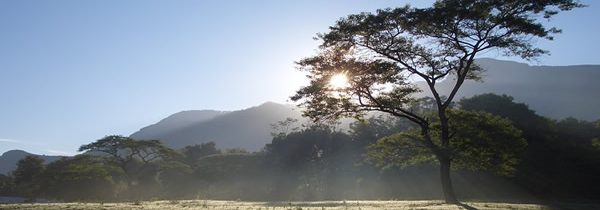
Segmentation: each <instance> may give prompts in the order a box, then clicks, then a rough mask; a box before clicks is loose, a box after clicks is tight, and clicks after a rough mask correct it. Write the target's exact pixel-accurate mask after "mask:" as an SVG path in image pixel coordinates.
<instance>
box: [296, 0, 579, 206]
mask: <svg viewBox="0 0 600 210" xmlns="http://www.w3.org/2000/svg"><path fill="white" fill-rule="evenodd" d="M582 6H583V5H581V4H579V3H577V2H576V1H574V0H438V1H436V2H435V3H434V5H433V6H432V7H429V8H423V9H418V8H411V7H409V6H405V7H401V8H396V9H383V10H378V11H377V12H376V13H375V14H372V13H361V14H355V15H349V16H348V17H346V18H342V19H340V20H339V21H338V22H337V23H336V24H335V25H334V26H332V27H330V31H329V32H327V33H325V34H321V35H319V38H320V39H321V40H322V41H323V42H322V44H321V50H320V53H319V54H318V55H316V56H314V57H309V58H306V59H303V60H301V61H300V62H298V64H299V65H300V67H301V69H302V70H305V71H307V72H308V74H309V75H308V77H309V79H310V84H309V85H308V86H306V87H303V88H301V89H300V90H298V92H297V94H296V95H295V96H293V97H292V99H293V100H294V101H301V105H304V106H305V107H306V108H307V109H306V111H305V112H304V114H305V115H306V116H309V117H311V118H313V119H315V120H319V119H323V118H337V117H340V116H360V115H361V114H363V113H364V112H367V111H380V112H385V113H389V114H391V115H393V116H396V117H400V118H405V119H408V120H410V121H411V122H413V123H415V124H416V125H417V126H418V127H419V135H421V138H420V139H421V141H422V144H423V145H425V147H426V148H427V149H428V150H429V151H430V152H432V153H433V154H434V156H435V159H436V160H437V162H439V163H440V177H441V183H442V189H443V193H444V197H445V200H446V202H447V203H458V200H457V199H456V196H455V194H454V189H453V187H452V182H451V179H450V168H451V163H452V161H453V151H452V150H451V146H450V145H451V141H452V139H453V138H452V133H451V132H450V128H449V123H450V120H451V119H450V118H449V117H448V110H449V109H450V105H451V104H452V102H453V100H454V99H455V97H456V94H457V93H458V91H459V89H460V87H461V86H462V84H463V83H464V81H465V80H468V79H480V74H479V72H480V71H481V70H482V69H481V68H479V67H478V66H477V65H476V64H475V63H474V61H475V58H476V56H477V55H478V54H480V53H481V52H484V51H490V50H498V51H501V52H504V53H505V54H507V55H516V56H521V57H522V58H525V59H531V58H535V57H537V56H539V55H542V54H544V53H546V51H545V50H543V49H540V48H537V47H535V46H534V45H533V42H532V40H534V39H535V38H545V39H548V40H552V35H553V34H556V33H559V32H560V30H559V29H557V28H547V27H546V26H544V25H543V23H542V22H541V20H543V19H549V18H551V17H552V16H554V15H556V14H558V13H559V12H560V11H566V10H571V9H573V8H577V7H582ZM449 76H451V77H452V79H453V80H454V82H453V84H454V85H453V86H452V87H451V90H450V91H449V92H447V93H444V92H440V90H439V89H438V87H437V84H438V83H439V82H440V81H441V80H444V79H447V77H449ZM411 78H418V79H420V80H423V81H424V82H425V83H426V84H427V89H428V92H430V93H431V95H432V96H433V98H434V102H435V103H434V106H435V107H434V108H435V112H436V116H434V118H435V121H436V122H437V123H438V124H439V129H435V130H432V127H431V124H432V118H430V117H427V116H425V115H424V114H423V113H422V112H419V111H418V110H414V109H412V107H414V106H413V104H414V103H415V101H416V99H415V98H414V97H413V94H414V93H417V92H419V91H420V90H419V89H418V88H416V87H415V86H414V85H413V84H412V83H411ZM346 80H347V81H346ZM433 132H435V133H433ZM434 138H435V139H434Z"/></svg>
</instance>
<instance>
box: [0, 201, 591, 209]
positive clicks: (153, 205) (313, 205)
mask: <svg viewBox="0 0 600 210" xmlns="http://www.w3.org/2000/svg"><path fill="white" fill-rule="evenodd" d="M0 209H7V210H8V209H15V210H16V209H19V210H21V209H31V210H41V209H44V210H54V209H56V210H58V209H61V210H62V209H73V210H75V209H78V210H88V209H90V210H91V209H106V210H109V209H156V210H159V209H160V210H168V209H217V210H225V209H227V210H229V209H231V210H376V209H382V210H394V209H432V210H454V209H479V210H488V209H525V210H542V209H544V210H545V209H547V210H554V209H600V205H595V204H554V205H538V204H511V203H483V202H466V203H464V205H449V204H444V203H443V202H441V201H320V202H237V201H214V200H172V201H148V202H138V203H35V204H0Z"/></svg>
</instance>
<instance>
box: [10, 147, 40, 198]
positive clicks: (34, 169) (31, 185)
mask: <svg viewBox="0 0 600 210" xmlns="http://www.w3.org/2000/svg"><path fill="white" fill-rule="evenodd" d="M43 171H44V159H42V158H40V157H37V156H34V155H27V156H25V157H24V158H23V159H21V160H19V162H17V169H15V171H13V177H14V182H15V185H16V187H17V192H18V193H19V194H21V195H23V196H28V197H35V196H37V194H38V193H39V189H40V183H39V180H38V178H39V176H40V175H41V174H42V172H43Z"/></svg>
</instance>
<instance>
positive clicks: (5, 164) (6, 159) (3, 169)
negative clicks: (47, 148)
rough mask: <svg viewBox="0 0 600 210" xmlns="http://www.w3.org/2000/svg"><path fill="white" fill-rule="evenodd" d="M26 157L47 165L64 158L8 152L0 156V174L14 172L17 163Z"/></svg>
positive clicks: (23, 152)
mask: <svg viewBox="0 0 600 210" xmlns="http://www.w3.org/2000/svg"><path fill="white" fill-rule="evenodd" d="M27 155H35V156H37V157H40V158H42V159H44V160H45V161H44V164H48V163H51V162H54V161H56V160H59V159H60V158H62V157H64V156H47V155H36V154H31V153H28V152H25V151H23V150H10V151H6V152H5V153H4V154H2V156H0V174H5V175H8V174H9V173H10V172H12V171H14V170H15V169H16V168H17V162H18V161H19V160H21V159H23V158H24V157H25V156H27Z"/></svg>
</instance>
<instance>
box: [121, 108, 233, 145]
mask: <svg viewBox="0 0 600 210" xmlns="http://www.w3.org/2000/svg"><path fill="white" fill-rule="evenodd" d="M226 113H228V112H225V111H215V110H200V111H197V110H192V111H182V112H178V113H175V114H173V115H171V116H169V117H167V118H165V119H163V120H161V121H159V122H158V123H156V124H153V125H150V126H147V127H144V128H142V129H141V130H140V131H138V132H136V133H134V134H132V135H131V137H132V138H135V139H153V138H155V137H157V136H161V135H163V134H165V133H169V132H173V131H175V130H181V129H183V128H187V127H190V126H193V125H195V124H197V123H201V122H205V121H209V120H211V119H213V118H215V117H217V116H220V115H223V114H226Z"/></svg>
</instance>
